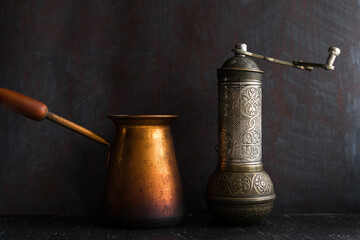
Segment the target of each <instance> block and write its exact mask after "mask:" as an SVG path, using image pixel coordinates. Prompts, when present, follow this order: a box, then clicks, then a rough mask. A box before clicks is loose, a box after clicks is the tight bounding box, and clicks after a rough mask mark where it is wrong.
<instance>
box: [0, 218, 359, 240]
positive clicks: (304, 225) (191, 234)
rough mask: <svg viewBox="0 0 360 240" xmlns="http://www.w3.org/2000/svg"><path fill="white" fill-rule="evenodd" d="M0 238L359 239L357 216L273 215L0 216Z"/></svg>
mask: <svg viewBox="0 0 360 240" xmlns="http://www.w3.org/2000/svg"><path fill="white" fill-rule="evenodd" d="M0 239H28V240H29V239H243V240H245V239H257V240H261V239H316V240H319V239H360V215H359V214H356V215H355V214H324V215H302V214H300V215H272V216H270V217H269V218H268V219H267V220H265V221H264V222H263V223H262V224H258V225H253V226H246V227H235V226H226V225H222V224H221V223H219V222H217V221H216V220H215V219H213V218H212V217H211V216H188V218H187V220H186V221H185V223H184V224H182V225H180V226H177V227H170V228H159V229H121V228H110V227H108V226H106V225H105V221H104V219H102V218H101V217H86V216H0Z"/></svg>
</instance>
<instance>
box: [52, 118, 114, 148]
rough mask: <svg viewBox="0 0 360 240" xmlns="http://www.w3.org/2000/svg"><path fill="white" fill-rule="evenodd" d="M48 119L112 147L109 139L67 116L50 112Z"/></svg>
mask: <svg viewBox="0 0 360 240" xmlns="http://www.w3.org/2000/svg"><path fill="white" fill-rule="evenodd" d="M46 119H48V120H50V121H52V122H54V123H56V124H59V125H61V126H63V127H65V128H67V129H70V130H71V131H74V132H76V133H78V134H80V135H83V136H84V137H87V138H89V139H91V140H93V141H95V142H98V143H101V144H103V145H106V146H109V147H111V144H110V143H109V142H108V141H107V140H105V139H104V138H102V137H100V136H99V135H97V134H96V133H93V132H91V131H89V130H88V129H86V128H84V127H82V126H80V125H77V124H76V123H73V122H71V121H69V120H67V119H65V118H62V117H60V116H58V115H56V114H54V113H51V112H48V113H47V114H46Z"/></svg>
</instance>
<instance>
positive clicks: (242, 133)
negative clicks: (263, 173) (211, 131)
mask: <svg viewBox="0 0 360 240" xmlns="http://www.w3.org/2000/svg"><path fill="white" fill-rule="evenodd" d="M219 96H220V98H219V110H220V111H219V112H220V114H222V117H221V118H220V117H219V131H220V134H219V158H220V161H237V162H239V163H254V162H261V88H260V87H259V86H257V85H246V86H243V87H240V86H220V87H219ZM223 98H225V100H224V99H223ZM229 100H232V104H230V103H229Z"/></svg>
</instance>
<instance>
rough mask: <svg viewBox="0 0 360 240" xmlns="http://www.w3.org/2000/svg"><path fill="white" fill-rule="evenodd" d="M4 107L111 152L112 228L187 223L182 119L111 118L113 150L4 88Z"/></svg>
mask: <svg viewBox="0 0 360 240" xmlns="http://www.w3.org/2000/svg"><path fill="white" fill-rule="evenodd" d="M0 105H3V106H5V107H7V108H8V109H9V110H12V111H15V112H17V113H19V114H22V115H24V116H25V117H28V118H31V119H34V120H42V119H48V120H50V121H52V122H54V123H57V124H59V125H61V126H63V127H66V128H68V129H70V130H72V131H74V132H76V133H79V134H81V135H83V136H85V137H87V138H89V139H92V140H94V141H96V142H98V143H101V144H104V145H107V146H109V147H110V149H109V154H108V158H107V160H106V169H107V170H108V175H107V182H106V194H105V196H106V197H105V206H106V210H107V214H108V217H109V220H110V221H109V222H110V223H111V224H112V225H115V226H125V225H126V226H129V227H163V226H171V225H175V224H178V223H180V222H182V221H183V219H184V216H185V209H184V203H183V201H184V200H183V193H182V188H181V182H180V175H179V171H178V167H177V162H176V156H175V149H174V144H173V140H172V136H171V131H170V124H171V122H172V120H173V119H175V118H177V115H133V116H128V115H112V116H109V117H110V118H111V119H112V120H113V121H114V123H115V126H116V137H115V142H114V144H113V145H112V146H111V144H110V143H109V142H108V141H106V140H105V139H104V138H102V137H100V136H99V135H97V134H95V133H93V132H91V131H89V130H88V129H86V128H84V127H82V126H80V125H77V124H75V123H73V122H71V121H69V120H67V119H64V118H62V117H60V116H58V115H56V114H54V113H51V112H49V111H48V110H47V107H46V105H45V104H43V103H41V102H39V101H37V100H35V99H32V98H30V97H27V96H24V95H22V94H20V93H17V92H14V91H12V90H8V89H3V88H0ZM24 105H25V106H29V107H28V108H29V109H27V108H25V107H24ZM44 109H46V111H44ZM39 116H40V117H39ZM42 116H44V117H42Z"/></svg>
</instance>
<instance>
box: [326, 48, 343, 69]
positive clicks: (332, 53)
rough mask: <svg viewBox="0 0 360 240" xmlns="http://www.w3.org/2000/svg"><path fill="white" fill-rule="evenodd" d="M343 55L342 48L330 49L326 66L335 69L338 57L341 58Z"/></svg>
mask: <svg viewBox="0 0 360 240" xmlns="http://www.w3.org/2000/svg"><path fill="white" fill-rule="evenodd" d="M340 53H341V51H340V48H337V47H330V48H329V56H328V58H327V59H326V63H325V64H326V65H328V66H329V67H333V64H334V62H335V58H336V57H337V56H339V55H340Z"/></svg>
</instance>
